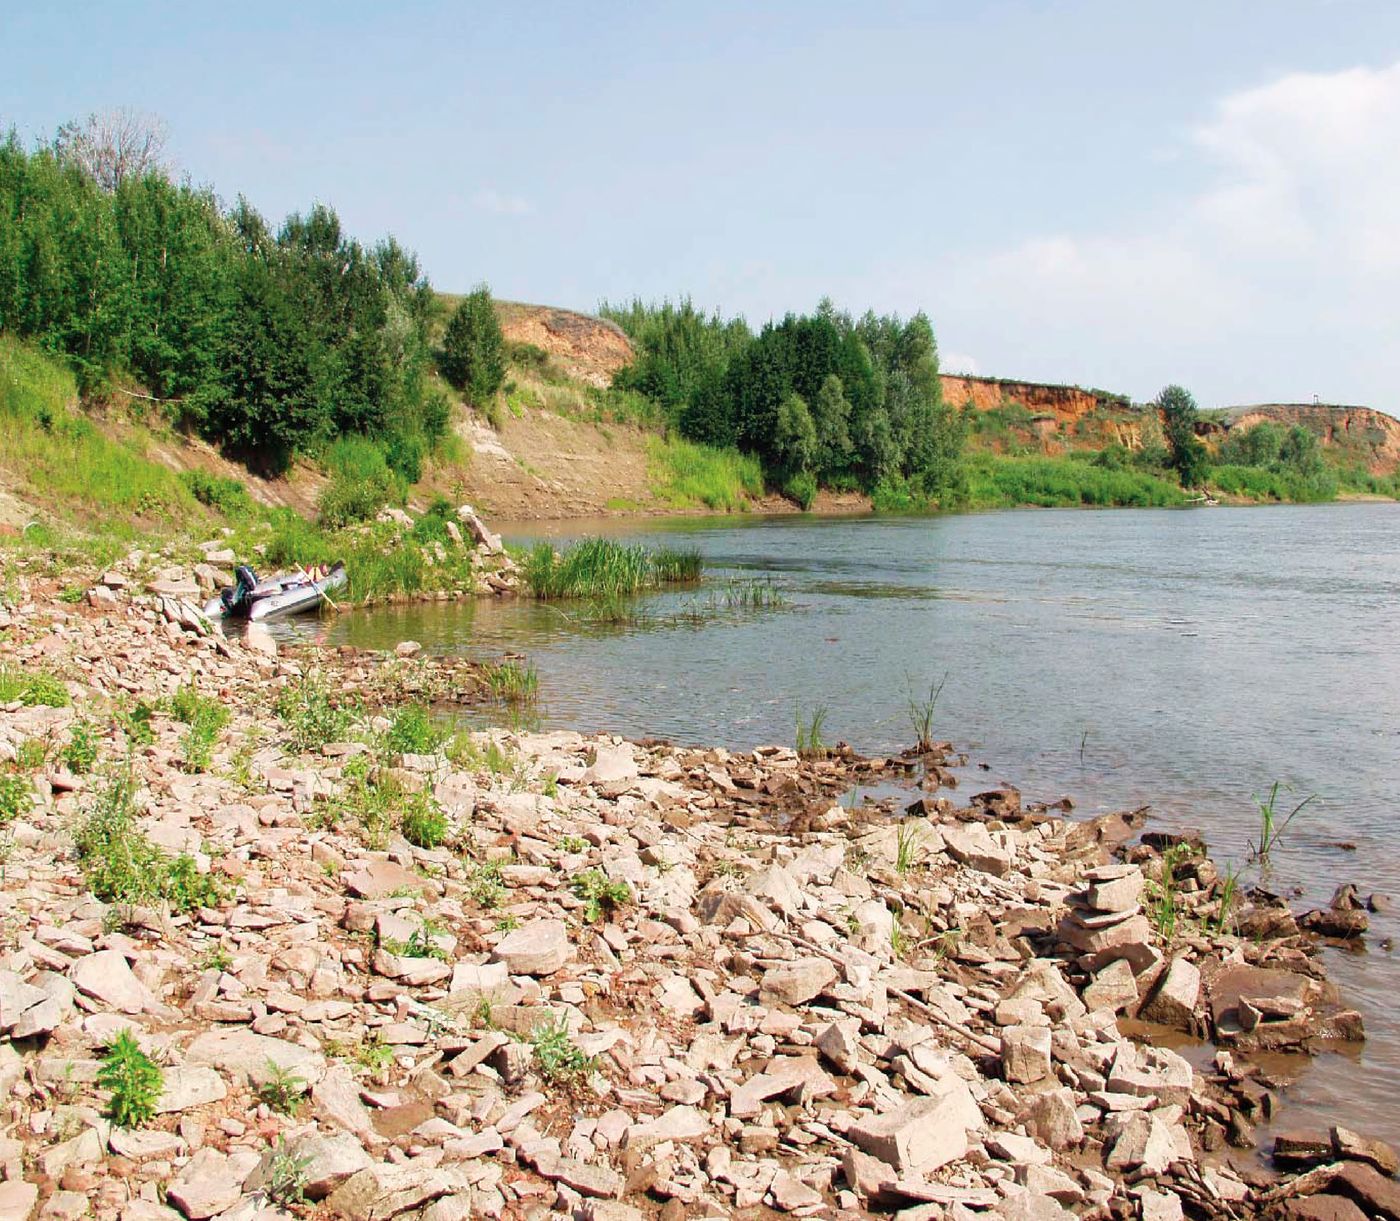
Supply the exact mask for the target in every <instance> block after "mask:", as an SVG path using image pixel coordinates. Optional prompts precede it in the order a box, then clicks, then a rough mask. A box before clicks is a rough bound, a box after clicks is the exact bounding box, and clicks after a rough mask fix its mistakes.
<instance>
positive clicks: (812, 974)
mask: <svg viewBox="0 0 1400 1221" xmlns="http://www.w3.org/2000/svg"><path fill="white" fill-rule="evenodd" d="M836 974H837V972H836V968H835V966H833V965H832V964H831V963H830V962H828V961H827V960H826V959H825V958H799V959H798V960H797V961H796V962H787V963H783V964H782V965H781V966H777V967H770V968H769V969H768V970H767V971H765V972H764V973H763V982H762V983H761V984H760V986H759V994H758V999H759V1004H762V1005H779V1004H781V1005H793V1006H797V1005H805V1004H806V1003H807V1002H808V1001H810V1000H813V999H815V998H816V997H818V996H820V995H821V994H822V993H823V992H824V991H825V990H826V989H827V988H829V987H830V986H831V985H832V984H834V983H835V982H836Z"/></svg>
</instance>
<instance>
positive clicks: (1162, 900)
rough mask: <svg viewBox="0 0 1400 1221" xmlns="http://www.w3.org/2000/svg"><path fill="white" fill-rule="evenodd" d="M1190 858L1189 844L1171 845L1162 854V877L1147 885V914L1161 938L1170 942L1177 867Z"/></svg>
mask: <svg viewBox="0 0 1400 1221" xmlns="http://www.w3.org/2000/svg"><path fill="white" fill-rule="evenodd" d="M1190 856H1191V846H1190V845H1189V844H1173V845H1172V846H1171V847H1170V848H1168V849H1167V850H1166V851H1165V852H1163V853H1162V877H1161V880H1160V881H1158V882H1153V883H1149V884H1148V899H1149V902H1148V914H1149V915H1150V916H1151V918H1152V923H1153V924H1154V925H1156V927H1157V931H1158V932H1159V933H1160V934H1161V935H1162V937H1163V938H1164V939H1165V940H1167V941H1171V939H1172V938H1173V937H1175V936H1176V917H1177V903H1176V899H1177V892H1178V889H1179V887H1178V883H1179V881H1180V879H1178V877H1177V876H1176V869H1177V866H1178V865H1180V864H1181V863H1182V862H1183V861H1185V860H1187V859H1189V857H1190Z"/></svg>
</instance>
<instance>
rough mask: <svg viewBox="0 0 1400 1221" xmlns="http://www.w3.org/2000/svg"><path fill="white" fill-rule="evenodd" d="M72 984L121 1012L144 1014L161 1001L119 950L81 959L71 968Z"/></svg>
mask: <svg viewBox="0 0 1400 1221" xmlns="http://www.w3.org/2000/svg"><path fill="white" fill-rule="evenodd" d="M68 977H69V979H71V980H72V981H73V986H74V987H75V988H77V989H78V991H79V992H81V993H82V994H83V995H84V996H90V997H92V998H93V999H94V1000H98V1001H101V1002H102V1003H103V1004H104V1005H108V1006H110V1007H111V1008H113V1009H117V1010H120V1011H121V1012H122V1013H131V1014H136V1013H144V1012H146V1011H147V1010H152V1009H156V1008H158V1007H159V1002H158V1001H157V1000H156V998H155V996H154V995H153V994H152V992H151V990H150V989H149V988H148V987H146V985H145V984H143V983H142V982H141V981H140V980H139V979H137V978H136V976H135V975H134V974H133V973H132V970H131V968H130V967H129V966H127V963H126V956H125V955H124V954H122V953H121V952H120V951H118V950H99V951H98V952H97V953H95V954H89V955H87V956H86V957H84V958H80V959H78V961H77V962H75V963H74V964H73V965H72V967H71V968H69V971H68Z"/></svg>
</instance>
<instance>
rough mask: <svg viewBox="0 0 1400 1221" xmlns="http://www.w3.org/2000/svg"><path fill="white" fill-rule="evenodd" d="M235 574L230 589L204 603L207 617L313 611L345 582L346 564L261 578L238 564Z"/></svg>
mask: <svg viewBox="0 0 1400 1221" xmlns="http://www.w3.org/2000/svg"><path fill="white" fill-rule="evenodd" d="M234 575H235V577H236V578H237V582H236V584H235V585H234V586H233V588H231V589H225V590H223V591H222V592H220V593H219V594H218V595H217V596H216V597H213V598H210V599H209V601H208V602H206V603H205V604H204V613H205V614H206V615H208V616H209V618H211V619H219V618H224V619H248V620H253V621H257V620H261V619H272V618H276V617H279V616H282V615H297V614H300V613H301V612H302V611H309V610H315V609H316V607H318V606H320V605H321V603H322V602H326V601H328V600H329V598H328V595H329V594H330V593H331V592H332V591H334V590H337V589H340V588H341V587H342V586H343V585H344V584H345V582H346V575H345V565H344V564H341V563H336V564H334V565H333V566H332V567H330V568H329V569H318V568H313V569H311V570H310V571H308V570H306V569H300V570H298V571H297V572H279V573H278V574H277V575H276V576H271V577H263V578H262V579H261V580H259V579H258V576H257V574H256V573H255V572H254V571H253V570H252V569H251V568H249V567H248V566H247V565H246V564H240V565H239V566H238V567H237V568H236V569H235V570H234Z"/></svg>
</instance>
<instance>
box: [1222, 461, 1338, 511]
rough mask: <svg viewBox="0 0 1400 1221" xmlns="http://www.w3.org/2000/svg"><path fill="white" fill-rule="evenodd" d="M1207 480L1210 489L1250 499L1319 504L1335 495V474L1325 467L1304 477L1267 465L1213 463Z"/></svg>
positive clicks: (1332, 498) (1334, 497) (1294, 472)
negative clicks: (1217, 464)
mask: <svg viewBox="0 0 1400 1221" xmlns="http://www.w3.org/2000/svg"><path fill="white" fill-rule="evenodd" d="M1206 482H1207V484H1208V485H1209V487H1210V488H1211V490H1212V491H1218V492H1224V493H1225V494H1226V495H1229V496H1242V497H1245V498H1247V499H1249V500H1263V501H1268V500H1276V501H1288V502H1291V503H1293V504H1318V503H1321V502H1324V501H1328V500H1335V499H1336V497H1337V477H1336V476H1335V475H1334V474H1333V473H1332V472H1331V471H1329V470H1327V469H1325V468H1324V469H1323V470H1322V471H1320V472H1319V473H1318V474H1316V475H1312V476H1307V475H1302V474H1299V473H1298V472H1296V471H1289V470H1275V469H1274V468H1273V467H1267V466H1229V465H1226V466H1213V467H1211V468H1210V470H1209V471H1207V473H1206Z"/></svg>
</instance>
